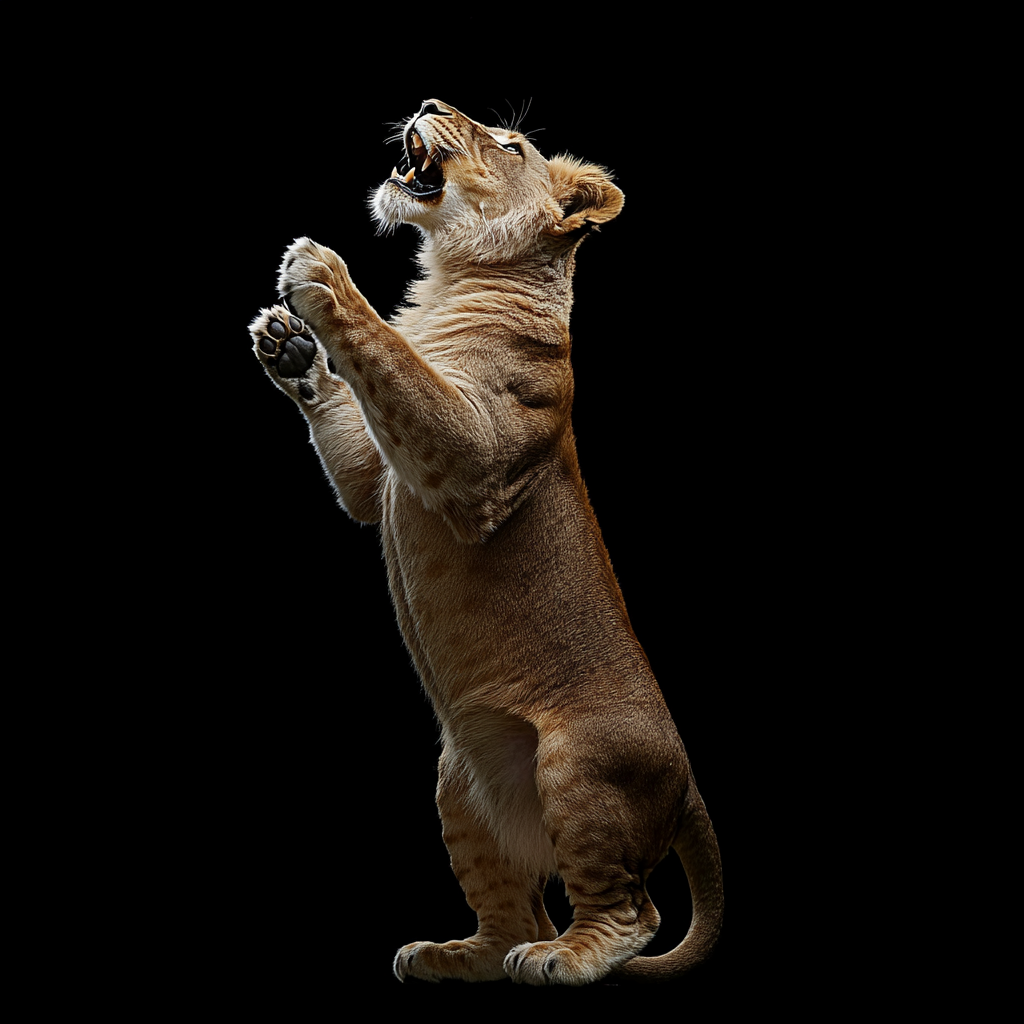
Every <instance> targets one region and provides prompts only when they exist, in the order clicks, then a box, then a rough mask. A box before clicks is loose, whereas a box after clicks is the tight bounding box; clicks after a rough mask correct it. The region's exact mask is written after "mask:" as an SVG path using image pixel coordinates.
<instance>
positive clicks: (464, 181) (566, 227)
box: [373, 100, 623, 263]
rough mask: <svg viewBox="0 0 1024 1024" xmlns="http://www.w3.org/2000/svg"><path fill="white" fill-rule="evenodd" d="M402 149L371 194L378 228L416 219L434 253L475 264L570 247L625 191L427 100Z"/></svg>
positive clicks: (595, 171)
mask: <svg viewBox="0 0 1024 1024" xmlns="http://www.w3.org/2000/svg"><path fill="white" fill-rule="evenodd" d="M403 142H404V154H403V157H402V161H401V163H400V164H399V166H397V167H396V168H395V169H394V171H392V173H391V177H390V178H389V179H388V180H387V181H385V182H384V184H383V185H381V186H380V188H379V189H378V190H377V193H376V195H375V196H374V199H373V213H374V217H375V218H376V220H377V221H378V223H379V224H380V225H381V226H382V227H394V226H396V225H398V224H414V225H416V226H417V227H418V228H420V230H421V231H423V232H424V234H425V235H426V236H427V237H428V238H429V239H431V241H432V242H433V243H434V247H435V251H437V250H438V249H439V250H440V252H438V253H437V254H438V255H440V254H441V253H442V252H443V253H448V252H451V253H452V254H453V255H457V256H458V258H460V259H469V260H471V261H472V262H475V263H489V262H495V261H500V262H505V261H507V260H515V259H519V258H522V257H523V256H525V255H527V254H528V253H530V252H532V251H534V250H536V249H537V247H538V245H540V246H544V245H545V243H546V242H549V243H551V244H554V246H555V247H556V248H562V247H564V245H565V244H566V243H568V244H571V245H573V246H575V244H576V243H577V242H578V241H579V240H580V238H581V237H582V235H583V234H584V233H585V232H584V231H583V230H581V229H584V228H586V227H587V226H588V225H594V224H602V223H604V222H606V221H609V220H611V219H612V218H613V217H615V216H617V215H618V213H619V211H620V210H621V209H622V203H623V195H622V192H621V191H619V189H618V188H616V187H615V185H613V184H612V182H611V177H610V176H609V174H608V172H607V171H605V170H604V168H602V167H597V166H595V165H592V164H584V163H582V162H581V161H578V160H576V159H574V158H572V157H568V156H559V157H555V158H554V159H552V160H545V159H544V157H543V156H541V154H540V153H538V152H537V150H536V149H535V148H534V147H533V145H532V144H531V143H530V142H529V140H528V139H527V138H526V136H525V135H523V134H521V133H520V132H517V131H513V130H509V129H505V128H487V127H485V126H484V125H482V124H478V123H477V122H476V121H473V120H471V119H470V118H468V117H466V116H465V114H461V113H460V112H459V111H458V110H456V109H455V108H454V107H452V106H451V105H450V104H447V103H442V102H441V101H440V100H427V101H426V102H425V103H424V104H423V105H422V107H421V108H420V110H419V112H418V113H417V114H414V115H413V116H412V117H411V118H410V119H409V121H408V122H407V124H406V125H405V129H404V131H403Z"/></svg>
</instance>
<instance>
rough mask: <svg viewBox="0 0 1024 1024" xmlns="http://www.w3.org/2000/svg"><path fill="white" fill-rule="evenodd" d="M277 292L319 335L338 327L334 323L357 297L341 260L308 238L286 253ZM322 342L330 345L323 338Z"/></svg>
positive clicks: (289, 248)
mask: <svg viewBox="0 0 1024 1024" xmlns="http://www.w3.org/2000/svg"><path fill="white" fill-rule="evenodd" d="M277 291H278V294H279V295H282V296H284V298H285V299H286V300H287V302H288V305H289V306H291V307H292V308H293V309H295V310H297V311H298V312H299V313H300V314H301V315H302V316H303V317H305V318H306V319H308V320H310V321H311V322H312V324H313V329H314V330H316V331H317V332H318V333H320V332H322V331H326V332H328V333H329V332H330V331H331V330H332V329H333V328H336V327H338V326H340V325H339V324H338V323H337V322H336V321H338V320H339V319H344V317H343V313H344V311H345V309H346V308H347V307H348V306H349V305H350V304H351V299H352V298H353V297H354V295H355V294H358V293H356V292H355V289H354V288H353V287H352V284H351V282H350V281H349V276H348V270H347V268H346V267H345V264H344V262H343V261H342V259H341V257H340V256H338V254H337V253H336V252H333V251H332V250H331V249H328V248H327V247H326V246H323V245H317V243H316V242H314V241H313V240H312V239H309V238H297V239H296V240H295V241H294V242H292V244H291V245H290V246H288V248H287V249H286V250H285V254H284V259H283V260H282V261H281V269H280V271H279V273H278V277H277ZM321 338H323V339H324V340H326V341H328V344H329V343H330V341H329V338H328V337H327V335H326V334H321Z"/></svg>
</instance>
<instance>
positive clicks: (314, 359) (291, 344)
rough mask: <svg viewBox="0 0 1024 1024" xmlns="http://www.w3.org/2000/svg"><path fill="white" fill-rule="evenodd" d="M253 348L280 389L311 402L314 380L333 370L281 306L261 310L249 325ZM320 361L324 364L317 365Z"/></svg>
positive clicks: (300, 325)
mask: <svg viewBox="0 0 1024 1024" xmlns="http://www.w3.org/2000/svg"><path fill="white" fill-rule="evenodd" d="M249 333H250V334H251V335H252V337H253V341H254V345H253V350H254V351H255V353H256V355H257V356H258V357H259V360H260V362H261V363H263V365H264V366H265V367H266V369H267V372H268V373H269V374H270V376H271V377H272V378H274V380H275V381H276V382H277V383H278V385H279V386H280V387H281V389H282V390H284V391H286V392H287V393H288V394H289V395H291V396H292V397H293V398H295V397H300V398H303V399H305V400H306V401H312V399H314V398H315V397H316V383H317V379H318V378H319V377H321V376H322V375H323V371H324V370H327V371H328V372H331V371H333V369H334V368H333V366H331V365H330V362H329V361H328V360H327V359H326V355H325V354H324V353H323V350H322V349H320V348H319V347H318V345H317V341H316V338H314V337H313V335H312V334H311V333H310V330H309V328H308V327H307V326H306V325H305V324H304V323H303V322H302V321H301V320H300V319H299V318H298V317H297V316H295V315H294V314H293V313H290V312H289V311H288V310H287V309H285V308H284V307H283V306H272V307H271V308H270V309H263V310H260V314H259V316H257V317H256V319H255V320H253V322H252V323H251V324H250V325H249ZM318 356H319V362H320V363H322V364H323V365H322V366H321V365H318Z"/></svg>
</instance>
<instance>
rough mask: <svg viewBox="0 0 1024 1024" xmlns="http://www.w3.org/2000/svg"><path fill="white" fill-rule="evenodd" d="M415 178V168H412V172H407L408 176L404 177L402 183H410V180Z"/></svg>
mask: <svg viewBox="0 0 1024 1024" xmlns="http://www.w3.org/2000/svg"><path fill="white" fill-rule="evenodd" d="M415 177H416V168H415V167H414V168H413V169H412V170H411V171H410V172H409V173H408V174H407V175H406V176H405V178H403V179H402V180H403V181H405V182H410V181H412V179H413V178H415Z"/></svg>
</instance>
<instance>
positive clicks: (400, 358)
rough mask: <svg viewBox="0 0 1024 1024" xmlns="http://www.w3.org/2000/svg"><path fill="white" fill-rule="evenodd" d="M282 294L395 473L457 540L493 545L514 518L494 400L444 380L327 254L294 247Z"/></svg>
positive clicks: (307, 244) (311, 245)
mask: <svg viewBox="0 0 1024 1024" xmlns="http://www.w3.org/2000/svg"><path fill="white" fill-rule="evenodd" d="M278 288H279V290H280V292H281V294H282V295H284V296H286V297H287V300H288V303H289V305H291V306H292V308H294V309H295V310H296V312H297V313H298V314H299V315H300V316H301V317H303V318H304V319H306V320H308V321H309V323H310V325H311V326H312V328H313V330H314V331H315V332H316V336H317V337H318V338H319V339H320V341H321V342H322V343H323V344H324V346H325V348H326V350H327V352H328V354H329V355H330V357H331V358H332V359H333V361H334V364H335V365H336V367H337V370H338V373H339V374H340V375H341V377H343V378H344V380H345V381H346V382H347V383H348V385H349V387H350V388H351V389H352V393H353V394H354V395H355V398H356V400H357V401H358V403H359V407H360V409H361V410H362V414H363V417H364V419H365V421H366V425H367V429H368V430H369V431H370V433H371V434H372V435H373V438H374V441H375V442H376V444H377V447H378V448H379V449H380V451H381V452H382V454H383V456H384V459H385V461H386V462H387V463H388V465H390V466H391V467H392V468H393V469H394V470H395V472H396V473H397V474H398V476H399V477H400V478H401V479H402V480H403V482H404V483H405V484H406V485H407V486H408V487H409V488H411V490H412V491H413V492H414V493H416V494H417V495H418V496H419V498H420V500H421V501H422V502H423V504H424V505H425V506H426V507H427V508H428V509H432V510H434V511H437V512H440V513H441V514H442V515H443V516H444V517H445V519H446V520H447V521H448V523H449V525H450V526H451V527H452V529H453V530H454V531H455V533H456V534H457V535H458V536H459V537H460V539H462V540H466V541H477V540H482V539H484V538H486V537H487V536H488V535H489V534H490V533H491V532H492V531H493V530H494V529H495V527H496V526H497V524H498V523H499V522H500V521H501V520H502V519H503V518H504V516H505V515H507V509H506V508H505V505H504V502H505V498H504V496H503V494H502V493H501V492H500V486H502V485H504V483H505V475H504V473H503V472H502V470H503V465H504V464H503V463H502V462H501V456H500V452H499V448H498V441H497V438H496V435H495V429H494V424H493V422H492V420H491V418H490V416H489V414H488V412H487V399H486V398H485V397H484V396H481V395H471V394H470V392H471V390H472V387H473V386H472V384H471V383H468V382H466V381H460V382H459V383H458V385H456V384H455V383H453V382H452V381H450V380H449V379H447V378H446V377H445V376H444V374H443V373H441V372H439V370H438V369H437V368H436V367H435V366H433V365H432V364H431V363H429V362H427V361H426V360H425V359H423V358H422V357H421V356H420V355H419V353H418V352H417V351H416V350H415V349H414V348H413V347H412V345H410V344H409V342H408V341H407V340H406V339H405V338H404V337H403V336H402V335H401V334H399V332H398V331H396V330H395V329H394V328H393V327H391V326H390V325H389V324H387V323H385V322H384V320H382V319H381V318H380V316H378V315H377V313H376V311H375V310H374V309H373V308H372V307H371V306H370V304H369V303H368V302H367V301H366V299H365V298H363V295H362V294H361V293H360V291H359V289H358V288H356V286H355V285H354V284H353V283H352V281H351V279H350V278H349V275H348V269H347V268H346V266H345V264H344V262H343V261H342V260H341V258H340V257H339V256H338V255H337V254H336V253H334V252H332V251H331V250H330V249H328V248H326V247H324V246H320V245H317V244H316V243H315V242H312V241H310V240H309V239H307V238H302V239H299V240H298V241H296V242H294V243H293V244H292V245H291V246H290V247H289V249H288V250H287V252H286V253H285V257H284V262H283V263H282V265H281V272H280V276H279V278H278ZM495 481H501V484H500V485H499V484H496V483H495Z"/></svg>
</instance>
